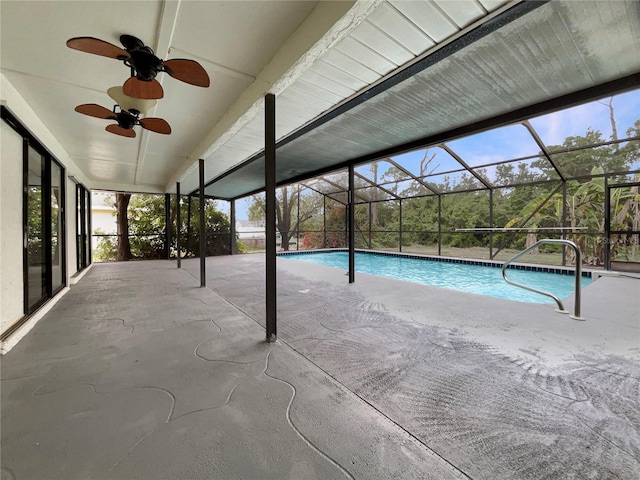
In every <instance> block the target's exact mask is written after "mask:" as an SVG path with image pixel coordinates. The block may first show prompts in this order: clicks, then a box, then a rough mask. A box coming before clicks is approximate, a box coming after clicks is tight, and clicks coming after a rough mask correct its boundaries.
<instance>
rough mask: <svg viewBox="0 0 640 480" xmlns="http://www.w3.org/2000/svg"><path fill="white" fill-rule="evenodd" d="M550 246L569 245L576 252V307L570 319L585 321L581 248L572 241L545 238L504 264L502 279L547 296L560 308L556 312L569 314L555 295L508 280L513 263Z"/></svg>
mask: <svg viewBox="0 0 640 480" xmlns="http://www.w3.org/2000/svg"><path fill="white" fill-rule="evenodd" d="M549 244H555V245H567V246H570V247H571V248H573V250H574V251H575V252H576V270H575V277H576V283H575V292H574V293H575V295H574V296H575V306H574V313H573V315H570V317H571V318H573V319H574V320H584V318H583V317H581V316H580V300H581V295H580V281H581V280H582V253H581V252H580V248H579V247H578V245H576V244H575V243H573V242H572V241H571V240H563V239H556V238H543V239H542V240H538V241H537V242H536V243H534V244H533V245H531V246H529V247H527V248H525V249H524V250H523V251H521V252H520V253H518V254H516V255H515V256H513V257H511V258H510V259H509V260H507V261H506V262H504V264H502V278H504V281H505V282H507V283H508V284H509V285H513V286H515V287H520V288H524V289H525V290H529V291H530V292H535V293H539V294H540V295H546V296H547V297H551V298H553V299H554V300H555V301H556V303H557V304H558V308H556V309H555V310H556V312H559V313H569V311H568V310H566V309H565V308H564V305H563V304H562V302H561V301H560V299H559V298H558V297H556V296H555V295H553V294H552V293H549V292H544V291H542V290H538V289H536V288H533V287H529V286H527V285H522V284H521V283H517V282H514V281H513V280H509V279H508V278H507V267H508V266H509V264H510V263H511V262H513V261H515V260H517V259H518V258H520V257H521V256H523V255H525V254H527V253H529V251H531V250H533V249H534V248H536V247H538V246H540V245H549Z"/></svg>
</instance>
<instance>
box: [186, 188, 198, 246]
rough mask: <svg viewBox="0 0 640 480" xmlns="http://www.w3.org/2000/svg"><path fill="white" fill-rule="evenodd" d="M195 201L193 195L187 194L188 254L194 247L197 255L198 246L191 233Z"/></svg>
mask: <svg viewBox="0 0 640 480" xmlns="http://www.w3.org/2000/svg"><path fill="white" fill-rule="evenodd" d="M192 203H193V197H192V196H191V195H188V196H187V241H186V244H187V256H188V255H189V252H191V249H193V256H194V257H195V256H196V247H195V245H194V243H193V242H192V241H191V239H192V238H193V235H191V205H192Z"/></svg>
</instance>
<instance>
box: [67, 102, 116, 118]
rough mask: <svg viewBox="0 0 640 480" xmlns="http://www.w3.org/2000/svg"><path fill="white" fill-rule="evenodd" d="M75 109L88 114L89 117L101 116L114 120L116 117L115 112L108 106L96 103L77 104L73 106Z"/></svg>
mask: <svg viewBox="0 0 640 480" xmlns="http://www.w3.org/2000/svg"><path fill="white" fill-rule="evenodd" d="M75 111H76V112H78V113H82V114H84V115H89V116H90V117H96V118H103V119H105V120H116V119H117V118H118V117H117V116H116V114H115V113H113V112H112V111H111V110H109V109H108V108H104V107H102V106H100V105H96V104H95V103H85V104H83V105H78V106H77V107H76V108H75Z"/></svg>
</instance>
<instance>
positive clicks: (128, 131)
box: [105, 123, 136, 138]
mask: <svg viewBox="0 0 640 480" xmlns="http://www.w3.org/2000/svg"><path fill="white" fill-rule="evenodd" d="M105 130H106V131H107V132H111V133H115V134H116V135H122V136H123V137H129V138H136V132H135V131H134V130H133V128H122V127H121V126H120V125H117V124H115V123H114V124H113V125H107V128H105Z"/></svg>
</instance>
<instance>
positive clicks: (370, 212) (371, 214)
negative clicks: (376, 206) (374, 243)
mask: <svg viewBox="0 0 640 480" xmlns="http://www.w3.org/2000/svg"><path fill="white" fill-rule="evenodd" d="M371 223H373V211H372V210H371V202H369V250H371Z"/></svg>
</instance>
